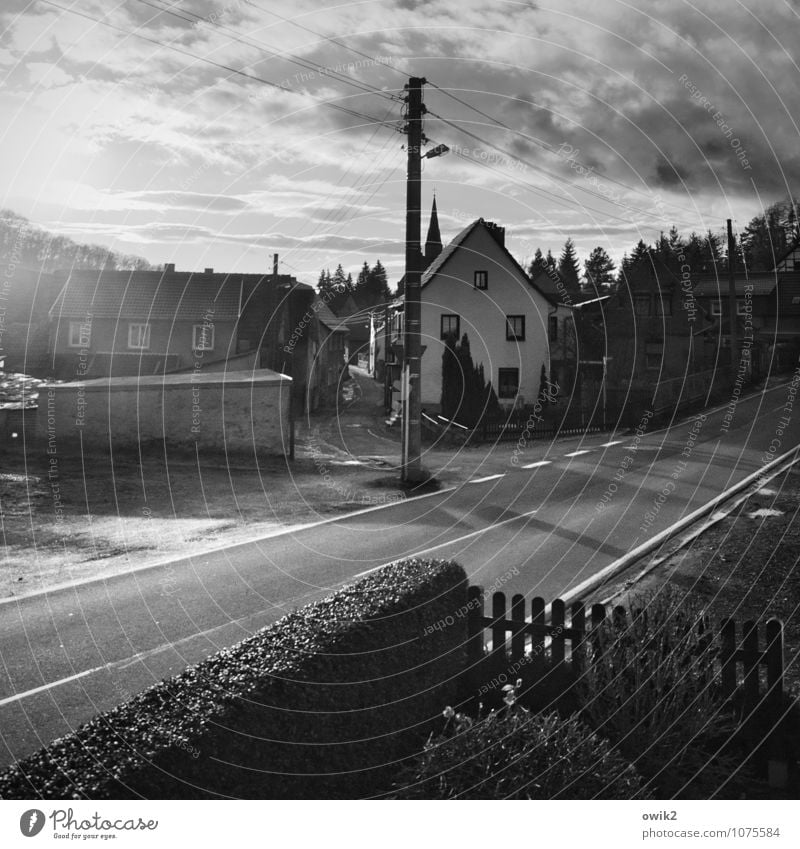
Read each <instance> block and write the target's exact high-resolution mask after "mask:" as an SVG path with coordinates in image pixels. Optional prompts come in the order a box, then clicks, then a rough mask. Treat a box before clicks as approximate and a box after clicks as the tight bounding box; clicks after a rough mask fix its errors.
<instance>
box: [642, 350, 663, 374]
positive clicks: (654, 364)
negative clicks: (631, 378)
mask: <svg viewBox="0 0 800 849" xmlns="http://www.w3.org/2000/svg"><path fill="white" fill-rule="evenodd" d="M644 359H645V366H646V367H647V369H649V370H650V371H658V370H659V369H660V368H661V360H662V355H661V354H645V355H644Z"/></svg>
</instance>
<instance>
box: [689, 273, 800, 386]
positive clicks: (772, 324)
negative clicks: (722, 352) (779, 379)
mask: <svg viewBox="0 0 800 849" xmlns="http://www.w3.org/2000/svg"><path fill="white" fill-rule="evenodd" d="M782 264H785V263H782ZM694 282H695V285H694V289H693V293H694V297H695V298H696V299H697V302H698V303H699V304H700V306H701V307H702V308H703V309H704V310H705V312H706V313H707V314H708V315H709V316H710V318H711V319H712V321H713V322H714V324H713V326H712V327H711V328H710V329H709V330H708V331H707V333H706V338H707V339H709V344H711V345H713V346H714V348H715V349H716V348H729V346H730V322H729V307H728V304H729V297H730V296H729V289H728V286H729V284H728V276H727V274H725V273H723V274H721V275H719V276H716V275H703V276H698V277H696V278H695V281H694ZM734 283H735V288H736V311H737V317H738V339H739V341H740V342H741V341H742V340H747V339H750V340H752V341H753V343H754V347H753V352H754V361H753V368H754V370H755V371H756V372H758V370H759V367H760V368H761V369H762V370H763V369H764V368H766V365H767V363H768V362H769V363H771V366H770V368H771V370H773V371H782V370H785V369H789V368H795V367H796V365H797V358H798V354H799V353H800V273H795V272H788V271H766V272H753V273H747V272H744V271H742V272H736V274H735V275H734ZM761 360H763V362H761Z"/></svg>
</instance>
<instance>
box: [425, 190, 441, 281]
mask: <svg viewBox="0 0 800 849" xmlns="http://www.w3.org/2000/svg"><path fill="white" fill-rule="evenodd" d="M441 252H442V235H441V233H440V232H439V216H438V215H437V213H436V195H435V194H434V196H433V207H432V208H431V220H430V223H429V224H428V238H427V239H426V240H425V267H426V268H427V267H428V266H429V265H430V264H431V263H432V262H433V261H434V260H435V259H436V257H437V256H439V254H440V253H441Z"/></svg>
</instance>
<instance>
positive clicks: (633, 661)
mask: <svg viewBox="0 0 800 849" xmlns="http://www.w3.org/2000/svg"><path fill="white" fill-rule="evenodd" d="M589 644H590V657H589V659H588V663H587V668H586V672H585V674H584V675H583V676H582V677H581V679H580V680H579V681H578V683H577V685H576V690H577V695H578V697H579V701H580V702H581V703H582V708H581V711H580V712H581V716H582V717H583V719H584V720H585V721H587V722H588V723H589V724H590V725H591V726H592V728H594V729H595V730H596V731H597V732H598V733H599V734H602V735H603V736H604V737H607V738H608V739H609V740H611V741H612V742H613V744H614V746H615V748H616V749H617V750H618V751H619V752H620V753H621V754H622V755H623V756H624V757H626V758H627V759H628V760H629V761H630V762H631V763H632V764H633V765H634V766H635V767H636V768H637V770H638V771H639V772H641V774H642V775H643V776H645V777H646V778H647V779H649V781H650V784H651V785H652V786H653V787H655V788H656V789H657V792H658V795H659V796H662V797H670V798H671V797H674V796H685V797H688V798H691V797H697V798H707V797H708V796H709V795H711V794H712V793H713V792H714V791H715V790H716V789H718V788H719V787H720V786H721V785H722V784H723V783H724V782H725V780H726V779H727V778H729V777H730V775H731V773H732V772H734V771H735V768H736V763H735V761H734V759H733V758H732V757H731V756H730V755H723V754H719V752H721V751H722V750H723V749H724V748H725V746H726V743H727V742H728V741H729V740H731V739H732V735H733V734H734V731H735V726H734V723H733V721H732V720H731V719H730V718H728V717H727V716H726V715H725V714H724V713H723V709H724V699H723V698H722V695H721V691H720V687H719V683H718V681H717V680H716V679H715V671H714V661H715V657H716V650H715V648H714V645H713V640H712V638H711V631H710V630H709V627H708V623H707V622H706V617H705V612H704V610H703V608H702V607H700V606H699V605H698V604H697V603H696V602H693V601H692V599H691V598H688V597H686V596H685V595H682V594H679V593H677V592H676V591H674V590H671V589H670V588H665V589H663V590H662V591H661V592H660V593H658V594H647V595H644V596H642V597H640V598H639V599H637V600H635V601H634V602H632V603H631V604H630V608H629V612H628V616H627V617H626V618H625V619H619V620H617V619H613V620H611V621H608V620H607V621H606V622H605V623H604V624H603V625H601V626H600V627H599V628H598V629H597V630H595V631H594V632H593V634H592V638H591V639H590V641H589Z"/></svg>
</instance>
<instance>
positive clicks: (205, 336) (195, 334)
mask: <svg viewBox="0 0 800 849" xmlns="http://www.w3.org/2000/svg"><path fill="white" fill-rule="evenodd" d="M192 350H194V351H213V350H214V325H213V324H195V325H194V327H193V328H192Z"/></svg>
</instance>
